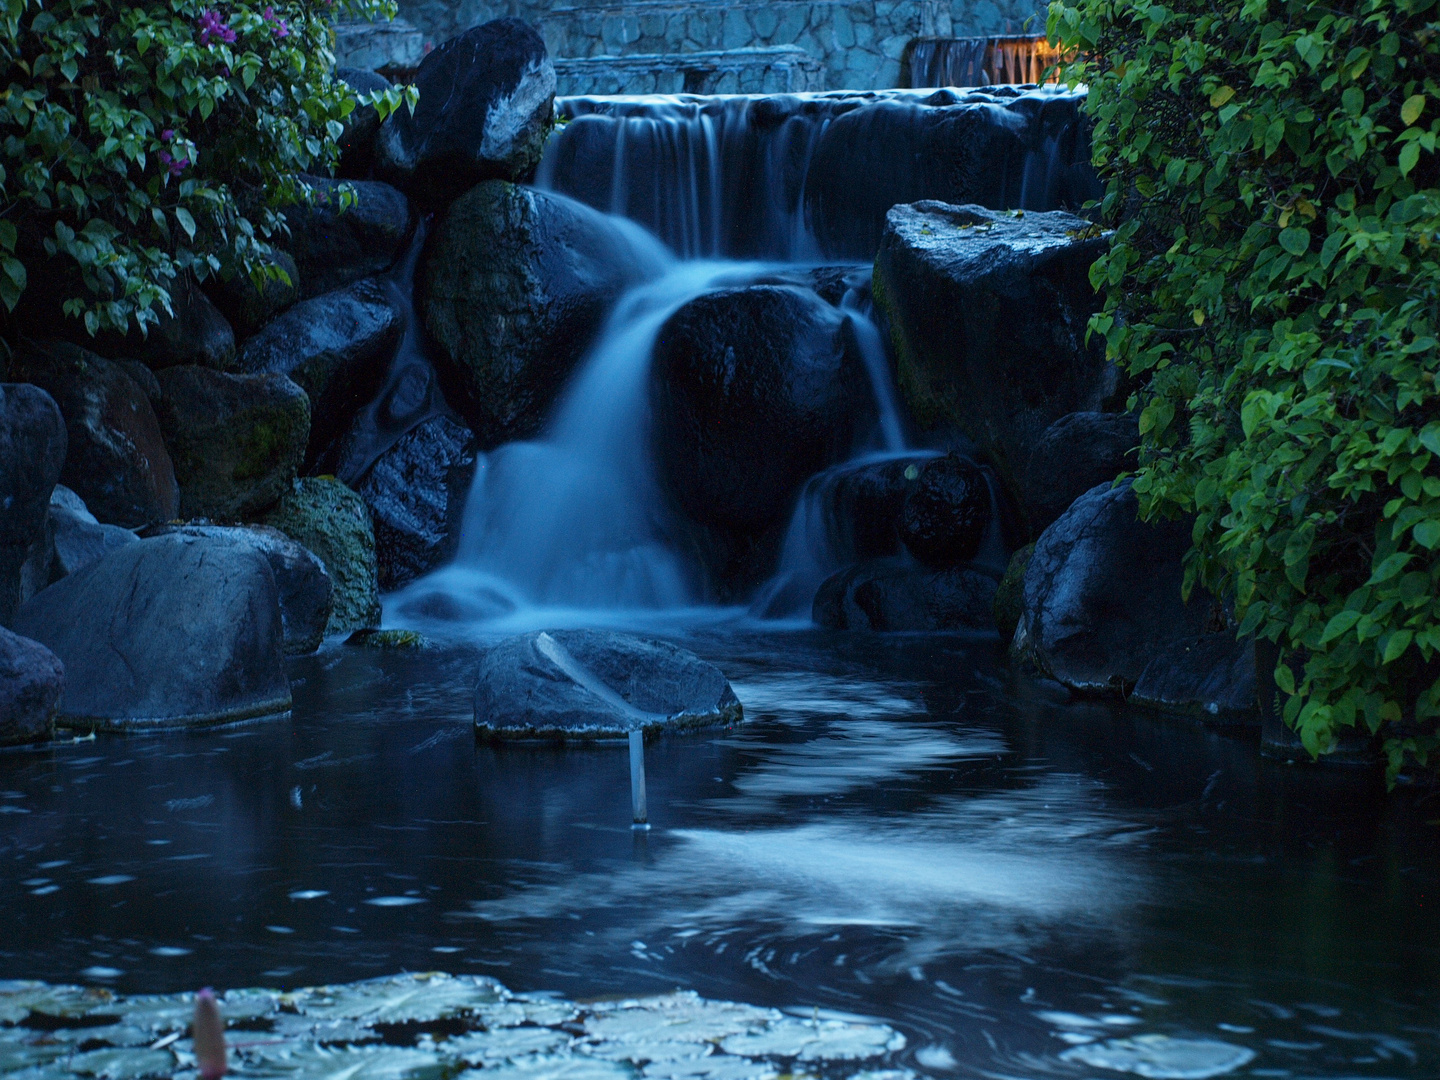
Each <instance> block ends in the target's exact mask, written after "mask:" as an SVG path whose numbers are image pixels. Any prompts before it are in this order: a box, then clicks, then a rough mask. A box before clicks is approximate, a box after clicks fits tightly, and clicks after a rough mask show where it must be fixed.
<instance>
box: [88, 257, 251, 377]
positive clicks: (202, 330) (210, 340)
mask: <svg viewBox="0 0 1440 1080" xmlns="http://www.w3.org/2000/svg"><path fill="white" fill-rule="evenodd" d="M170 306H171V308H172V309H173V311H174V314H173V315H170V314H166V313H165V311H164V309H163V308H162V309H159V310H158V311H157V314H158V315H159V317H160V321H159V323H158V324H157V325H154V326H151V327H150V329H149V331H148V332H147V333H146V334H144V335H142V334H141V333H140V331H138V330H133V329H132V330H131V331H130V333H128V334H126V335H125V336H124V337H121V336H120V335H118V334H114V333H107V332H104V331H102V332H101V333H100V334H99V336H98V337H97V338H96V341H97V342H99V344H98V345H97V348H99V349H100V351H101V352H104V353H108V354H109V355H111V356H128V357H131V358H132V359H135V360H139V361H141V362H142V363H144V364H145V365H146V366H147V367H149V368H151V369H153V370H156V371H158V370H160V369H161V368H169V367H176V366H179V365H181V364H199V365H200V366H202V367H208V368H214V369H216V370H217V371H229V370H230V369H231V366H232V365H233V364H234V362H235V331H234V330H233V329H232V328H231V326H230V323H229V321H228V320H227V319H226V318H225V316H224V315H222V314H220V309H219V308H217V307H216V306H215V305H214V303H212V302H211V300H210V298H209V297H208V296H206V295H205V293H204V291H203V290H202V289H201V288H200V286H199V285H197V284H195V282H194V280H193V279H192V278H190V277H188V276H186V275H181V276H180V277H177V278H175V279H174V280H173V281H172V282H171V283H170ZM79 332H80V333H84V331H83V329H82V330H81V331H79ZM66 336H67V337H69V336H71V335H70V334H66Z"/></svg>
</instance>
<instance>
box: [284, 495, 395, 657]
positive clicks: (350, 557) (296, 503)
mask: <svg viewBox="0 0 1440 1080" xmlns="http://www.w3.org/2000/svg"><path fill="white" fill-rule="evenodd" d="M264 523H265V524H266V525H271V526H273V527H274V528H276V529H279V530H280V531H281V532H282V533H284V534H285V535H286V536H288V537H290V539H292V540H294V541H296V542H297V543H299V544H301V545H302V546H303V547H305V548H306V549H308V550H309V551H311V552H313V553H314V554H315V555H316V556H318V557H319V559H320V561H321V562H322V563H324V564H325V570H326V572H327V573H329V575H330V586H331V606H330V618H329V619H328V620H327V622H326V624H325V633H326V635H327V636H328V635H330V634H343V633H348V632H349V631H351V630H362V629H365V628H366V627H371V626H378V625H379V624H380V587H379V583H378V578H377V572H376V566H375V526H374V525H373V524H372V522H371V520H370V511H369V509H368V508H367V507H366V505H365V501H364V500H363V499H362V498H360V496H359V495H357V494H356V493H355V492H353V491H351V490H350V489H349V488H348V487H346V486H345V485H344V484H342V483H340V481H338V480H334V479H330V478H326V477H315V476H311V477H305V478H304V479H301V480H297V481H296V482H295V484H294V486H293V487H292V488H291V489H290V490H289V491H287V492H286V493H285V496H284V498H282V499H281V500H280V501H279V502H278V503H277V504H276V505H275V508H274V509H273V510H271V511H270V512H269V513H268V514H266V515H265V518H264Z"/></svg>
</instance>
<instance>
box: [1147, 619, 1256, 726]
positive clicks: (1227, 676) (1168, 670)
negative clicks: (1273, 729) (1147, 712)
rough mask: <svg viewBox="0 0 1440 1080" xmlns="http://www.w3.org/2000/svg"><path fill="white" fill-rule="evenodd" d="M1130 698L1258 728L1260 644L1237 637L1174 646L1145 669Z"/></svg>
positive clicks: (1193, 640) (1188, 641)
mask: <svg viewBox="0 0 1440 1080" xmlns="http://www.w3.org/2000/svg"><path fill="white" fill-rule="evenodd" d="M1129 700H1130V702H1131V704H1134V705H1140V706H1142V707H1144V708H1148V709H1155V710H1158V711H1160V712H1171V713H1181V714H1184V715H1188V716H1195V717H1199V718H1200V719H1201V720H1205V721H1207V722H1209V723H1212V724H1244V725H1256V726H1258V725H1259V723H1260V710H1259V705H1258V699H1257V695H1256V679H1255V642H1254V641H1253V640H1251V639H1245V638H1240V639H1237V638H1236V637H1235V635H1234V634H1233V633H1216V634H1205V635H1203V636H1201V637H1195V638H1184V639H1182V640H1180V641H1176V642H1173V643H1172V644H1170V645H1167V646H1166V647H1165V648H1163V649H1161V650H1160V651H1159V652H1158V653H1156V655H1155V658H1154V659H1153V660H1151V661H1150V663H1148V664H1146V665H1145V670H1144V671H1142V672H1141V673H1140V678H1139V679H1137V680H1136V681H1135V689H1134V691H1133V692H1132V693H1131V695H1130V698H1129Z"/></svg>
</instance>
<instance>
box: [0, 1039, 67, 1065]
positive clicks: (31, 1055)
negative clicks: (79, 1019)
mask: <svg viewBox="0 0 1440 1080" xmlns="http://www.w3.org/2000/svg"><path fill="white" fill-rule="evenodd" d="M26 1034H27V1035H32V1036H33V1035H34V1034H35V1033H34V1032H33V1031H27V1032H26ZM68 1053H70V1047H68V1046H66V1045H64V1044H63V1043H56V1042H50V1041H46V1042H39V1041H35V1040H33V1039H32V1040H26V1041H24V1042H22V1041H20V1040H18V1039H17V1040H15V1041H13V1042H12V1041H11V1040H9V1039H5V1040H3V1041H0V1075H3V1074H6V1073H13V1072H19V1071H20V1070H21V1069H31V1068H35V1067H36V1066H39V1065H49V1064H50V1063H51V1062H52V1061H54V1060H55V1059H56V1058H59V1057H63V1056H64V1055H66V1054H68Z"/></svg>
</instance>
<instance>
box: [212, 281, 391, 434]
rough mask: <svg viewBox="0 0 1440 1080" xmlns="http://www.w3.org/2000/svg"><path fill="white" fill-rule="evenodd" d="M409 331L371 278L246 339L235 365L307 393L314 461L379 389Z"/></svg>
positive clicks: (301, 306) (297, 310)
mask: <svg viewBox="0 0 1440 1080" xmlns="http://www.w3.org/2000/svg"><path fill="white" fill-rule="evenodd" d="M404 333H405V312H404V311H402V310H401V309H400V306H399V304H398V302H397V300H396V298H395V297H394V296H393V295H392V294H391V293H390V291H389V289H387V288H386V286H385V283H384V282H383V281H380V280H377V279H373V278H372V279H367V280H365V281H361V282H357V283H355V284H353V285H349V286H346V287H345V288H343V289H337V290H335V291H334V292H328V293H326V294H325V295H323V296H317V297H315V298H313V299H311V300H304V301H301V302H300V303H298V304H296V305H295V306H294V307H292V308H291V309H290V310H289V311H287V312H285V314H284V315H281V316H280V317H279V318H278V319H276V320H275V321H274V322H272V323H270V325H268V326H266V327H265V329H263V330H261V331H260V332H259V333H258V334H256V335H255V336H254V337H252V338H251V339H250V340H249V341H247V342H245V346H244V348H242V349H241V350H240V357H239V360H238V361H237V364H238V366H239V368H240V370H242V371H244V372H246V373H248V374H280V375H285V376H288V377H289V378H290V379H291V380H292V381H293V382H294V383H295V385H296V386H298V387H300V389H302V390H304V391H305V393H306V395H307V397H308V398H309V399H310V441H309V452H308V455H307V458H308V460H311V461H313V460H314V458H315V457H316V456H317V455H318V454H319V453H320V451H321V450H323V449H324V448H325V447H326V446H328V445H329V444H330V443H331V441H333V440H334V439H335V438H336V437H338V436H339V435H340V434H341V433H342V432H343V431H344V430H345V429H346V426H347V425H348V424H349V422H350V420H351V418H352V417H354V415H355V413H356V412H357V411H358V410H359V409H361V408H362V407H363V406H364V405H365V404H366V402H368V401H370V399H371V398H373V397H374V396H375V395H376V394H378V393H379V392H380V388H381V387H382V386H383V385H384V383H385V373H386V371H387V370H388V369H389V366H390V361H391V360H392V359H393V358H394V356H395V350H396V349H397V348H398V347H399V345H400V339H401V337H402V335H403V334H404Z"/></svg>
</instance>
